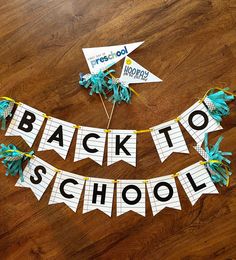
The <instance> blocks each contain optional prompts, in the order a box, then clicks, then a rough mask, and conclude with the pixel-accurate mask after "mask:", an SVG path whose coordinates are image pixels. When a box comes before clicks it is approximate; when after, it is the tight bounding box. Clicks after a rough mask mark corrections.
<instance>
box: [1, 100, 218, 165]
mask: <svg viewBox="0 0 236 260" xmlns="http://www.w3.org/2000/svg"><path fill="white" fill-rule="evenodd" d="M208 107H209V106H207V105H206V102H201V101H199V102H196V103H195V104H194V105H192V106H191V107H190V108H188V109H187V110H186V111H185V112H183V113H182V114H181V115H180V116H179V117H177V118H176V119H173V120H170V121H168V122H165V123H162V124H159V125H156V126H153V127H151V128H150V129H148V130H146V131H148V132H150V133H151V136H152V138H153V141H154V144H155V146H156V150H157V154H158V155H159V158H160V160H161V162H164V161H165V160H166V159H167V158H168V157H169V156H170V155H171V154H172V153H189V150H188V147H187V145H186V142H185V139H184V136H183V134H182V131H181V129H180V125H179V123H180V124H181V125H182V126H183V127H184V128H185V129H186V130H187V131H188V133H189V134H190V135H191V136H192V138H193V139H194V140H195V141H196V143H197V145H198V146H200V145H201V144H202V142H203V140H204V136H205V134H206V133H209V132H213V131H217V130H220V129H222V127H221V126H220V123H219V122H218V121H217V120H216V119H215V118H213V117H212V116H211V114H210V112H209V109H208ZM44 120H46V126H45V128H44V132H43V135H42V138H41V141H40V144H39V147H38V150H39V151H45V150H54V151H55V152H57V153H58V154H59V155H60V156H61V157H62V158H63V159H66V157H67V154H68V152H69V149H70V145H71V143H72V139H73V138H74V137H75V138H76V148H75V151H74V161H75V162H76V161H79V160H83V159H85V158H90V159H92V160H94V161H95V162H97V163H98V164H99V165H102V164H103V157H104V149H105V142H106V137H107V147H108V148H107V149H108V150H107V165H111V164H113V163H116V162H118V161H120V160H122V161H125V162H127V163H128V164H130V165H133V166H134V167H136V147H137V134H138V133H139V132H141V131H138V130H135V129H134V130H121V129H100V128H93V127H87V126H78V125H76V124H74V123H71V122H66V121H63V120H61V119H58V118H54V117H49V116H46V115H45V113H43V112H41V111H39V110H37V109H35V108H32V107H30V106H28V105H25V104H22V103H19V104H18V106H17V109H16V111H15V113H14V116H13V118H12V120H11V122H10V125H9V127H8V129H7V132H6V136H21V137H22V138H23V139H24V140H25V141H26V143H27V144H28V145H29V146H30V147H31V146H32V145H33V143H34V141H35V139H36V137H37V135H38V133H39V130H40V129H41V127H42V125H43V122H44Z"/></svg>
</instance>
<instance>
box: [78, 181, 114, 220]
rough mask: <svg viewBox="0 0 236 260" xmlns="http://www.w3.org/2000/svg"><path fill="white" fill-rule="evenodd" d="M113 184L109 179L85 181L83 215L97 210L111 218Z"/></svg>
mask: <svg viewBox="0 0 236 260" xmlns="http://www.w3.org/2000/svg"><path fill="white" fill-rule="evenodd" d="M113 192H114V183H113V182H112V180H109V179H100V178H89V179H88V180H86V185H85V194H84V207H83V213H86V212H89V211H92V210H94V209H99V210H101V211H102V212H104V213H105V214H107V215H108V216H110V217H111V213H112V202H113Z"/></svg>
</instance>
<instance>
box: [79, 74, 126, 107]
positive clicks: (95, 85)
mask: <svg viewBox="0 0 236 260" xmlns="http://www.w3.org/2000/svg"><path fill="white" fill-rule="evenodd" d="M112 72H114V70H109V71H107V72H102V71H100V72H99V73H98V74H85V75H84V74H82V73H80V81H79V84H80V85H81V86H83V87H84V88H86V89H90V92H89V95H93V94H94V93H96V94H101V95H103V96H104V97H105V98H107V97H108V100H109V101H111V102H112V103H115V102H117V103H121V102H122V101H123V102H126V103H130V101H131V90H130V88H129V87H128V86H125V85H124V84H122V83H121V82H120V81H119V79H117V78H114V77H112V78H110V77H109V74H111V73H112Z"/></svg>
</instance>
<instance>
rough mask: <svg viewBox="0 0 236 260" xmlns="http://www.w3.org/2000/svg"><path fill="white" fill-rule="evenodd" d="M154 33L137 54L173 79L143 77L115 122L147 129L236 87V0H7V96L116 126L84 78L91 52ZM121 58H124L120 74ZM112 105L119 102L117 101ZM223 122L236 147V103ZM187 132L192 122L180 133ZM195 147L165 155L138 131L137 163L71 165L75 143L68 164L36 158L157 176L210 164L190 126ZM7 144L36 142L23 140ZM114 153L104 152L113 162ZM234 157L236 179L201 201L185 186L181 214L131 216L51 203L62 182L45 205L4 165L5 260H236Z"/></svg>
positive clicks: (227, 141) (100, 173)
mask: <svg viewBox="0 0 236 260" xmlns="http://www.w3.org/2000/svg"><path fill="white" fill-rule="evenodd" d="M142 40H145V43H144V44H143V45H142V46H141V47H140V48H138V49H137V50H136V51H135V52H134V53H132V54H131V55H130V57H131V58H132V59H134V60H135V61H137V62H138V63H141V64H142V65H143V66H144V67H146V68H148V69H150V70H151V71H152V72H153V73H154V74H156V75H157V76H158V77H160V78H161V79H163V82H162V83H160V84H145V85H143V84H140V85H136V86H135V85H134V86H133V87H134V89H135V90H136V91H137V92H138V93H140V95H141V97H140V98H137V97H135V96H134V97H133V99H132V104H131V105H125V104H121V105H119V106H118V107H117V108H116V110H115V113H114V117H113V119H112V122H111V128H118V129H146V128H149V127H151V126H154V125H157V124H160V123H163V122H165V121H168V120H171V119H173V118H176V116H178V115H179V114H180V113H182V112H183V111H184V110H186V109H187V108H188V107H189V106H191V105H192V104H193V103H194V102H195V101H196V100H198V98H201V97H202V96H203V95H204V93H205V92H206V90H208V89H209V88H210V87H214V86H219V87H226V86H227V87H231V90H232V91H236V2H235V1H234V0H225V1H223V0H216V1H211V0H208V1H207V0H192V1H189V0H188V1H187V0H186V1H185V0H181V1H177V0H176V1H159V0H146V1H138V0H137V1H131V0H130V1H127V0H126V1H124V0H114V1H113V0H100V1H99V0H93V1H92V0H91V1H90V0H89V1H88V0H86V1H79V0H44V1H37V0H11V1H8V0H0V96H10V97H12V98H15V99H16V100H18V101H21V102H24V103H26V104H28V105H30V106H32V107H35V108H37V109H39V110H41V111H43V112H45V113H47V114H49V115H52V116H54V117H58V118H60V119H63V120H67V121H69V122H74V123H77V124H81V125H86V126H93V127H101V128H106V124H107V118H106V116H105V114H104V111H103V108H102V105H101V103H100V100H99V97H97V96H92V97H91V96H89V95H88V93H87V91H86V90H84V89H82V88H80V87H79V85H78V80H79V73H80V72H88V68H87V64H86V61H85V59H84V56H83V53H82V48H83V47H95V46H106V45H116V44H123V43H131V42H135V41H142ZM121 66H122V62H120V63H118V64H117V66H116V69H117V73H116V76H119V73H120V69H121ZM107 105H108V106H109V109H111V105H110V104H108V103H107ZM230 106H231V114H230V116H228V117H227V118H225V119H224V121H223V127H224V129H223V130H222V131H219V132H215V133H212V134H210V142H211V143H214V142H215V141H216V140H217V138H218V137H219V136H220V135H221V134H222V135H224V141H223V144H222V149H223V150H225V151H232V152H234V153H235V152H236V106H235V101H234V102H232V103H231V105H230ZM182 130H183V129H182ZM183 133H184V136H185V139H186V142H187V144H188V147H189V149H190V154H188V155H186V154H173V155H172V156H171V157H169V158H168V159H167V160H166V161H165V162H164V163H161V162H160V160H159V157H158V155H157V153H156V149H155V147H154V144H153V141H152V139H151V136H150V134H148V133H146V134H142V135H141V134H140V135H139V136H138V145H137V146H138V150H137V167H136V168H134V167H132V166H130V165H128V164H126V163H124V162H118V163H115V164H113V165H111V166H109V167H107V166H106V164H104V165H103V166H102V167H101V166H99V165H98V164H96V163H95V162H93V161H91V160H90V159H86V160H83V161H80V162H76V163H74V162H73V155H74V147H75V140H73V145H72V147H71V149H70V152H69V156H68V157H67V159H66V160H65V161H64V160H63V159H62V158H60V157H59V156H58V155H57V154H56V153H55V152H53V151H46V152H37V148H38V144H39V141H40V136H41V134H42V132H41V133H40V135H39V136H38V138H37V140H36V143H35V144H34V147H33V149H34V150H35V151H36V155H38V156H39V157H40V158H42V159H44V160H46V161H47V162H49V163H50V164H53V165H54V166H55V167H58V168H61V169H63V170H66V171H71V172H75V173H78V174H81V175H85V176H94V177H102V178H114V179H117V178H123V179H148V178H151V177H156V176H162V175H167V174H171V173H175V172H177V171H179V170H181V169H182V168H184V167H187V166H189V165H190V164H192V163H194V162H196V161H197V160H200V156H199V155H198V154H197V153H196V152H195V151H194V149H193V148H192V147H193V145H194V141H193V139H192V138H191V136H190V135H189V134H188V133H187V132H186V131H184V130H183ZM4 134H5V132H4V131H1V133H0V138H1V139H0V140H1V143H5V144H8V143H14V144H15V145H17V146H18V147H19V148H20V149H22V150H25V151H29V150H30V148H29V147H28V146H27V145H26V143H25V142H24V141H23V140H22V139H21V138H20V137H5V136H4ZM105 160H106V158H105ZM235 163H236V159H235V156H233V157H232V170H233V172H234V174H233V176H232V178H231V183H230V187H228V188H222V187H218V190H219V195H206V196H203V197H201V199H199V201H198V202H197V203H196V205H195V206H194V207H192V206H191V205H190V202H189V200H188V198H187V196H186V194H185V193H184V191H183V188H182V187H181V185H180V183H179V182H177V186H178V190H179V193H180V200H181V204H182V210H181V211H178V210H173V209H165V210H163V211H162V212H161V213H159V214H158V215H156V216H155V217H153V216H152V213H151V208H150V204H149V201H148V199H147V217H142V216H139V215H137V214H135V213H133V212H129V213H126V214H124V215H122V216H120V217H116V216H115V206H114V207H113V217H112V218H109V217H107V216H106V215H105V214H104V213H102V212H99V211H92V212H90V213H87V214H82V201H81V202H80V205H79V209H78V211H77V213H73V211H72V210H71V209H69V208H68V207H67V206H66V205H63V204H57V205H48V200H49V197H50V193H51V189H52V184H53V183H52V184H51V185H50V187H49V188H48V189H47V191H46V194H45V195H44V196H43V198H42V199H41V200H40V201H37V199H36V198H35V197H34V195H33V193H32V192H31V191H30V190H29V189H22V188H17V187H14V185H15V182H16V180H17V178H16V177H6V176H5V175H4V172H5V169H4V168H3V166H0V171H1V175H0V191H1V197H0V258H1V259H39V258H42V259H48V258H52V259H89V258H90V259H91V258H93V259H94V258H96V259H235V258H236V235H235V234H236V220H235V218H236V196H235V191H236V188H235V187H236V184H235V181H236V177H235V176H236V167H235Z"/></svg>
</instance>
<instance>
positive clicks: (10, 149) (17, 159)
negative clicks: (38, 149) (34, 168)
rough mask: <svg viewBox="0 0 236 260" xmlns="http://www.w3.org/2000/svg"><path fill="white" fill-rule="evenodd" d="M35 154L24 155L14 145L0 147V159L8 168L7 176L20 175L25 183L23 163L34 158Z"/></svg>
mask: <svg viewBox="0 0 236 260" xmlns="http://www.w3.org/2000/svg"><path fill="white" fill-rule="evenodd" d="M33 154H34V152H33V151H31V152H29V153H24V152H21V151H19V150H18V149H17V148H16V147H15V146H14V145H13V144H9V145H8V146H6V145H4V144H1V145H0V159H2V163H3V165H4V166H5V167H6V168H7V171H6V176H8V175H11V176H16V175H17V174H19V176H20V179H21V181H24V178H23V171H22V163H23V162H24V161H25V160H27V159H29V158H32V157H33Z"/></svg>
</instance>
